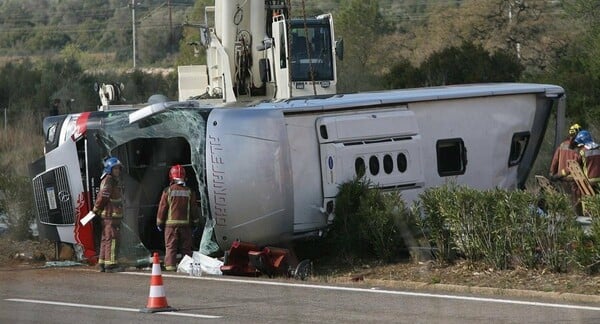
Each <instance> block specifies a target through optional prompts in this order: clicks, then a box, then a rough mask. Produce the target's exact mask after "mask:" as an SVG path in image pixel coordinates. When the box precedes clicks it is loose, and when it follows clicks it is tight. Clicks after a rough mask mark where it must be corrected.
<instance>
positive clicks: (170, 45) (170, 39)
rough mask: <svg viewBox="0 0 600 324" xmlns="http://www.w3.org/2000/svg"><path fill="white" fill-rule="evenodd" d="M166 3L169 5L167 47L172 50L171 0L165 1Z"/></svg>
mask: <svg viewBox="0 0 600 324" xmlns="http://www.w3.org/2000/svg"><path fill="white" fill-rule="evenodd" d="M167 5H168V6H169V47H170V48H169V49H170V50H171V52H173V40H174V38H175V37H173V19H172V16H171V0H168V1H167Z"/></svg>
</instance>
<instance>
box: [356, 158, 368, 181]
mask: <svg viewBox="0 0 600 324" xmlns="http://www.w3.org/2000/svg"><path fill="white" fill-rule="evenodd" d="M366 169H367V168H366V166H365V160H363V158H361V157H359V158H357V159H356V161H354V172H355V173H356V176H357V177H359V178H362V177H363V176H364V175H365V170H366Z"/></svg>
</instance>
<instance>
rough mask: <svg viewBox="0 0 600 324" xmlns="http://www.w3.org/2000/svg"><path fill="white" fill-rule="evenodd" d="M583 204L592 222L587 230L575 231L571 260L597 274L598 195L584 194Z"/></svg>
mask: <svg viewBox="0 0 600 324" xmlns="http://www.w3.org/2000/svg"><path fill="white" fill-rule="evenodd" d="M583 204H584V206H585V209H586V212H587V213H588V214H589V215H590V216H591V220H592V222H591V225H590V226H589V229H588V230H587V231H585V232H584V231H580V232H577V233H576V235H575V238H574V240H573V242H572V254H571V260H572V262H573V263H574V264H575V265H577V266H578V267H579V268H580V269H582V270H583V271H585V272H586V273H589V274H597V273H599V272H600V219H599V218H600V196H598V195H596V196H592V197H590V196H585V197H583Z"/></svg>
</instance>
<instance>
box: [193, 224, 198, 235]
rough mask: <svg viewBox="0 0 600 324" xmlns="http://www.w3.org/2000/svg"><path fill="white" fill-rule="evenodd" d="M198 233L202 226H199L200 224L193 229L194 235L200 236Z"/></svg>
mask: <svg viewBox="0 0 600 324" xmlns="http://www.w3.org/2000/svg"><path fill="white" fill-rule="evenodd" d="M198 234H200V227H198V226H195V227H194V228H193V229H192V235H194V236H198Z"/></svg>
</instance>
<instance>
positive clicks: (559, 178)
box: [550, 174, 562, 181]
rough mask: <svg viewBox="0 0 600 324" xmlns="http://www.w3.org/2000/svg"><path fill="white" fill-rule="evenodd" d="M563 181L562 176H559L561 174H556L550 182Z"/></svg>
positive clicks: (551, 177)
mask: <svg viewBox="0 0 600 324" xmlns="http://www.w3.org/2000/svg"><path fill="white" fill-rule="evenodd" d="M561 179H562V176H561V175H559V174H554V175H551V176H550V180H552V181H558V180H561Z"/></svg>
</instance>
